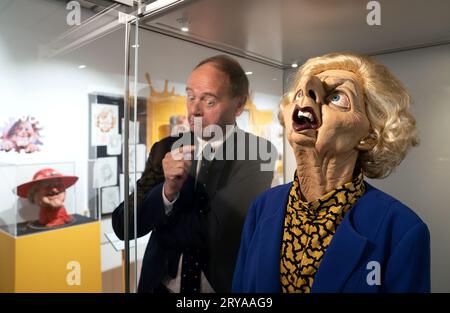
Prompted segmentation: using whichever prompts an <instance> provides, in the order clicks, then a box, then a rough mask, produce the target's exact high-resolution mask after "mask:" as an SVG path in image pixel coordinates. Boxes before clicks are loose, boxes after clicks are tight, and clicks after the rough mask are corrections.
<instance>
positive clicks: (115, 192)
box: [101, 186, 120, 214]
mask: <svg viewBox="0 0 450 313" xmlns="http://www.w3.org/2000/svg"><path fill="white" fill-rule="evenodd" d="M101 193H102V196H101V197H102V201H101V203H102V207H101V213H102V214H110V213H112V212H113V211H114V209H115V208H117V206H118V205H119V204H120V201H119V200H120V199H119V186H113V187H105V188H102V192H101Z"/></svg>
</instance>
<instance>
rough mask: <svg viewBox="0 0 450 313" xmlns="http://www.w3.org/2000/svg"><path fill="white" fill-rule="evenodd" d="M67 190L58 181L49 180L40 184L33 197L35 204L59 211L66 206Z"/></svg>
mask: <svg viewBox="0 0 450 313" xmlns="http://www.w3.org/2000/svg"><path fill="white" fill-rule="evenodd" d="M65 198H66V188H65V186H64V184H63V183H62V182H61V181H60V180H58V179H55V180H49V181H45V182H42V183H40V184H39V186H38V187H37V189H36V192H35V194H34V197H33V201H34V203H35V204H37V205H38V206H40V207H41V208H50V209H55V210H56V209H59V208H61V207H62V206H64V200H65Z"/></svg>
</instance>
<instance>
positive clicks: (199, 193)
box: [180, 147, 211, 294]
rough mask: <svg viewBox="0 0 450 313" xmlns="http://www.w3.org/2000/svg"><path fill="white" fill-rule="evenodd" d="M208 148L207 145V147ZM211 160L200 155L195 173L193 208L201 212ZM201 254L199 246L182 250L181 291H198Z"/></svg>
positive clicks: (187, 292) (189, 292)
mask: <svg viewBox="0 0 450 313" xmlns="http://www.w3.org/2000/svg"><path fill="white" fill-rule="evenodd" d="M208 148H209V147H208ZM210 164H211V161H209V160H208V159H206V158H205V157H202V161H201V163H200V170H199V173H198V175H197V179H196V184H195V197H194V198H195V202H194V206H195V207H194V210H198V211H199V213H200V214H203V213H204V212H203V208H204V204H205V201H207V199H206V186H207V185H206V181H207V178H208V175H209V167H210ZM192 167H193V172H194V173H195V172H196V168H197V162H196V161H195V160H194V162H192ZM201 254H202V251H201V249H200V248H188V249H185V250H184V251H183V264H182V266H181V286H180V287H181V288H180V291H181V293H185V294H194V293H200V283H201V271H202V267H201V264H202V262H201Z"/></svg>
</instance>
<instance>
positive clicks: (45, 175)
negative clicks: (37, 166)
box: [17, 168, 78, 198]
mask: <svg viewBox="0 0 450 313" xmlns="http://www.w3.org/2000/svg"><path fill="white" fill-rule="evenodd" d="M55 178H59V179H61V181H62V183H63V185H64V187H66V189H67V188H69V187H70V186H72V185H73V184H75V183H76V181H77V180H78V177H77V176H64V175H62V174H61V173H60V172H58V171H56V170H54V169H52V168H44V169H42V170H40V171H39V172H37V173H36V174H34V176H33V180H32V181H29V182H27V183H24V184H22V185H19V186H17V195H18V196H19V197H22V198H27V197H28V192H29V191H30V189H31V187H33V185H34V184H36V183H37V182H41V181H45V180H50V179H55Z"/></svg>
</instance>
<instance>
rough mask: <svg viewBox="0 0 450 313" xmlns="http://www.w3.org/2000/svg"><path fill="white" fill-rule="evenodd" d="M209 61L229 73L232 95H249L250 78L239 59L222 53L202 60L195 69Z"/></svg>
mask: <svg viewBox="0 0 450 313" xmlns="http://www.w3.org/2000/svg"><path fill="white" fill-rule="evenodd" d="M207 63H211V64H212V65H213V66H214V67H215V68H217V69H218V70H219V71H221V72H223V73H225V74H227V75H228V77H229V78H230V89H231V90H230V91H231V96H232V97H240V96H245V97H248V94H249V92H248V85H249V83H248V78H247V75H246V74H245V71H244V70H243V69H242V67H241V65H240V64H239V62H238V61H236V60H235V59H233V58H232V57H230V56H228V55H224V54H220V55H215V56H213V57H210V58H207V59H205V60H203V61H201V62H200V63H199V64H197V66H196V67H195V68H194V69H197V68H199V67H200V66H202V65H204V64H207Z"/></svg>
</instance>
